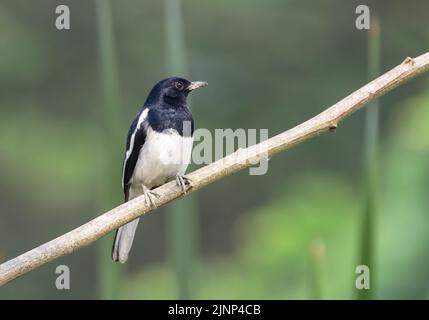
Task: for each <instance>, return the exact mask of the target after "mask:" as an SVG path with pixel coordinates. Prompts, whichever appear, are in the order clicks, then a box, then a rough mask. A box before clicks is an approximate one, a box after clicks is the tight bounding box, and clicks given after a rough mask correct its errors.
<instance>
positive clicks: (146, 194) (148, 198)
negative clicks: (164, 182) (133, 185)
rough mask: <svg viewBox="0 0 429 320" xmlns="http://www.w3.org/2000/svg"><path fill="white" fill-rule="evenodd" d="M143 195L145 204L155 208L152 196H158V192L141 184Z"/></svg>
mask: <svg viewBox="0 0 429 320" xmlns="http://www.w3.org/2000/svg"><path fill="white" fill-rule="evenodd" d="M143 195H144V198H145V203H146V205H147V206H149V207H151V208H152V209H156V207H157V205H156V204H155V200H154V198H159V194H158V193H156V192H154V191H152V190H150V189H148V188H146V187H145V186H143Z"/></svg>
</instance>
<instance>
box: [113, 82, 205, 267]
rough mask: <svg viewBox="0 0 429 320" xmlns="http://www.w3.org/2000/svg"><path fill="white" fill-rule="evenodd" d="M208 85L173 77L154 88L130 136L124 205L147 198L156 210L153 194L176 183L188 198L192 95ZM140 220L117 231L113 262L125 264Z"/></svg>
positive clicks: (124, 184)
mask: <svg viewBox="0 0 429 320" xmlns="http://www.w3.org/2000/svg"><path fill="white" fill-rule="evenodd" d="M207 84H208V83H207V82H205V81H189V80H186V79H184V78H181V77H176V76H175V77H170V78H166V79H163V80H161V81H159V82H158V83H156V84H155V86H154V87H153V88H152V90H151V91H150V92H149V95H148V96H147V98H146V101H145V103H144V104H143V107H142V108H141V110H140V111H139V112H138V113H137V115H136V117H135V119H134V121H133V122H132V123H131V126H130V128H129V130H128V135H127V139H126V148H125V156H124V160H123V166H122V189H123V192H124V202H127V201H129V200H132V199H134V198H136V197H138V196H140V195H144V197H145V202H146V204H147V205H149V206H150V207H151V208H156V198H157V197H158V196H159V195H158V194H156V193H155V192H154V191H153V189H155V188H157V187H159V186H160V185H162V184H164V183H166V182H169V181H172V180H176V182H177V184H178V185H179V187H180V188H182V190H183V192H184V193H186V190H187V187H189V185H190V184H191V181H190V180H189V179H188V178H186V177H185V176H184V174H185V172H186V169H187V167H188V164H189V162H190V159H191V154H192V143H193V140H192V139H193V138H192V136H193V132H194V120H193V117H192V114H191V111H190V110H189V108H188V104H187V98H188V94H189V93H190V92H192V91H194V90H195V89H198V88H201V87H204V86H206V85H207ZM138 222H139V219H136V220H133V221H131V222H129V223H127V224H126V225H124V226H122V227H120V228H119V229H117V230H116V234H115V238H114V241H113V246H112V260H113V261H115V262H120V263H125V262H126V261H127V259H128V255H129V252H130V250H131V246H132V243H133V239H134V235H135V232H136V229H137V225H138Z"/></svg>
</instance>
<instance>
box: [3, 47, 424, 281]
mask: <svg viewBox="0 0 429 320" xmlns="http://www.w3.org/2000/svg"><path fill="white" fill-rule="evenodd" d="M428 69H429V52H428V53H425V54H423V55H421V56H419V57H417V58H414V59H412V58H407V59H405V61H404V62H402V63H401V64H400V65H398V66H397V67H395V68H393V69H392V70H390V71H388V72H386V73H385V74H383V75H382V76H380V77H378V78H377V79H375V80H373V81H371V82H370V83H368V84H366V85H365V86H363V87H362V88H360V89H359V90H357V91H355V92H354V93H352V94H350V95H349V96H347V97H346V98H344V99H343V100H341V101H339V102H337V103H336V104H334V105H333V106H332V107H330V108H328V109H326V110H325V111H323V112H322V113H320V114H318V115H317V116H315V117H314V118H311V119H309V120H307V121H306V122H304V123H301V124H300V125H298V126H296V127H294V128H292V129H290V130H287V131H285V132H283V133H281V134H279V135H276V136H274V137H272V138H270V139H268V140H265V141H263V142H261V143H259V144H256V145H253V146H251V147H248V148H246V149H239V150H237V151H236V152H234V153H232V154H230V155H228V156H226V157H225V158H223V159H220V160H218V161H216V162H214V163H212V164H210V165H207V166H205V167H203V168H201V169H198V170H196V171H194V172H192V173H190V174H189V175H188V178H189V179H190V180H191V181H192V189H191V190H190V191H189V192H188V193H187V194H189V193H191V192H195V191H197V190H199V189H201V188H203V187H205V186H207V185H208V184H210V183H213V182H215V181H217V180H220V179H222V178H224V177H226V176H229V175H231V174H233V173H235V172H237V171H240V170H242V169H245V168H248V167H250V166H252V165H253V164H256V163H258V162H259V161H260V160H262V159H264V158H266V157H267V156H268V157H272V156H273V155H275V154H277V153H279V152H282V151H285V150H288V149H290V148H291V147H293V146H295V145H296V144H299V143H301V142H304V141H306V140H308V139H310V138H312V137H314V136H317V135H319V134H321V133H323V132H326V131H334V130H335V129H336V128H337V124H338V123H339V122H340V121H341V120H343V119H344V118H346V117H347V116H349V115H351V114H352V113H353V112H354V111H356V110H358V109H360V108H362V107H363V106H364V105H365V104H367V103H368V102H370V101H372V100H374V99H376V98H377V97H379V96H381V95H383V94H385V93H387V92H388V91H390V90H392V89H393V88H395V87H397V86H399V85H400V84H403V83H404V82H406V81H407V80H409V79H411V78H414V77H416V76H417V75H418V74H420V73H423V72H425V71H427V70H428ZM156 192H157V193H158V194H159V195H160V197H159V199H158V203H157V205H158V206H161V205H164V204H166V203H169V202H171V201H173V200H175V199H177V198H179V197H181V196H183V193H182V191H181V188H179V187H178V186H177V185H176V184H175V183H174V182H169V183H167V184H165V185H163V186H161V187H159V188H157V189H156ZM150 211H151V209H150V208H149V207H148V206H147V205H146V203H145V200H144V197H138V198H135V199H133V200H131V201H129V202H127V203H124V204H122V205H120V206H118V207H116V208H114V209H112V210H110V211H108V212H106V213H105V214H103V215H101V216H98V217H97V218H95V219H93V220H91V221H89V222H88V223H86V224H84V225H82V226H80V227H78V228H76V229H74V230H72V231H70V232H68V233H66V234H64V235H62V236H59V237H58V238H56V239H54V240H51V241H49V242H47V243H45V244H43V245H41V246H39V247H37V248H35V249H33V250H30V251H28V252H26V253H24V254H22V255H20V256H18V257H16V258H14V259H12V260H9V261H7V262H5V263H3V264H1V265H0V286H1V285H4V284H6V283H8V282H9V281H12V280H14V279H16V278H17V277H19V276H22V275H24V274H26V273H28V272H30V271H32V270H34V269H36V268H38V267H40V266H42V265H44V264H46V263H48V262H49V261H52V260H54V259H57V258H59V257H61V256H64V255H66V254H69V253H71V252H73V251H77V250H79V249H80V248H82V247H84V246H87V245H89V244H91V243H92V242H94V241H96V240H97V239H99V238H101V237H102V236H104V235H106V234H107V233H109V232H110V231H112V230H115V229H117V228H118V227H120V226H122V225H124V224H126V223H128V222H130V221H132V220H134V219H136V218H138V217H140V216H142V215H144V214H146V213H148V212H150ZM106 254H107V253H106Z"/></svg>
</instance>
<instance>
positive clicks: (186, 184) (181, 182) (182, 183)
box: [176, 174, 192, 193]
mask: <svg viewBox="0 0 429 320" xmlns="http://www.w3.org/2000/svg"><path fill="white" fill-rule="evenodd" d="M176 183H177V185H178V186H179V187H180V188H181V189H182V191H183V193H186V192H187V191H188V190H189V189H190V188H192V180H191V179H189V178H188V177H185V176H182V175H180V174H178V175H177V176H176Z"/></svg>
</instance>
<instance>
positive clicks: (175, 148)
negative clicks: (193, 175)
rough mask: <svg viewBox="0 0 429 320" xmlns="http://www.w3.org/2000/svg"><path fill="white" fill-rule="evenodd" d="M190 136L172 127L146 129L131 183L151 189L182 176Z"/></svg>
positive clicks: (190, 141) (190, 139)
mask: <svg viewBox="0 0 429 320" xmlns="http://www.w3.org/2000/svg"><path fill="white" fill-rule="evenodd" d="M191 154H192V137H183V136H181V135H180V134H178V133H177V131H176V130H174V129H167V130H164V131H162V132H157V131H155V130H153V129H151V128H148V131H147V135H146V141H145V143H144V144H143V146H142V148H141V149H140V152H139V157H138V160H137V163H136V168H135V170H134V174H133V181H132V183H133V184H134V183H137V184H143V185H145V186H146V187H148V188H153V187H156V186H159V185H162V184H164V183H165V182H167V181H170V180H172V179H173V178H174V177H175V176H176V175H177V174H181V175H183V174H184V173H185V171H186V168H187V166H188V164H189V162H190V160H191Z"/></svg>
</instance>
